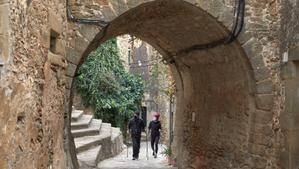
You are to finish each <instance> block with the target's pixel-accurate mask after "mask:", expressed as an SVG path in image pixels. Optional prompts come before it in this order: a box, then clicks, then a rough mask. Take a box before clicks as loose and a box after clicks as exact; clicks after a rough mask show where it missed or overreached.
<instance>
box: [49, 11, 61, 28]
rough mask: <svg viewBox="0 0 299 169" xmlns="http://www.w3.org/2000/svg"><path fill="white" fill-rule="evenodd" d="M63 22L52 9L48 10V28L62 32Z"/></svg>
mask: <svg viewBox="0 0 299 169" xmlns="http://www.w3.org/2000/svg"><path fill="white" fill-rule="evenodd" d="M62 23H63V22H62V21H61V18H60V17H59V16H58V15H56V14H55V13H54V12H53V11H51V10H50V11H49V25H50V28H51V29H53V30H54V31H55V32H57V33H58V34H62V33H63V24H62Z"/></svg>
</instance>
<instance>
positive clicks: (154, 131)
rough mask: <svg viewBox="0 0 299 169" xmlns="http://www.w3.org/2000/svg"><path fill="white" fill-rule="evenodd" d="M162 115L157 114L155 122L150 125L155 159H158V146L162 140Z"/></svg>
mask: <svg viewBox="0 0 299 169" xmlns="http://www.w3.org/2000/svg"><path fill="white" fill-rule="evenodd" d="M159 117H160V114H159V113H155V115H154V120H152V121H151V122H150V123H149V126H148V130H149V132H150V133H151V147H152V150H153V156H154V158H157V154H158V144H159V140H160V130H161V129H162V127H161V122H160V121H159Z"/></svg>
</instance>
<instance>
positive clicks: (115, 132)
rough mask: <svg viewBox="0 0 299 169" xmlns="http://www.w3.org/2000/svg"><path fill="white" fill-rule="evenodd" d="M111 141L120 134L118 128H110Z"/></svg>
mask: <svg viewBox="0 0 299 169" xmlns="http://www.w3.org/2000/svg"><path fill="white" fill-rule="evenodd" d="M111 130H112V131H111V132H112V134H111V140H114V139H116V138H117V137H118V136H120V135H121V134H122V133H121V131H120V128H116V127H111Z"/></svg>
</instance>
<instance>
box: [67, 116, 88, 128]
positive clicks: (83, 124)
mask: <svg viewBox="0 0 299 169" xmlns="http://www.w3.org/2000/svg"><path fill="white" fill-rule="evenodd" d="M91 120H92V115H83V116H82V117H81V118H80V119H79V120H78V121H76V122H72V123H71V129H72V130H78V129H84V128H88V127H89V124H90V123H91Z"/></svg>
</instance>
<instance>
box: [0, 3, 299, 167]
mask: <svg viewBox="0 0 299 169" xmlns="http://www.w3.org/2000/svg"><path fill="white" fill-rule="evenodd" d="M246 2H247V4H246V16H245V25H244V29H243V31H242V33H241V36H240V37H239V38H238V40H237V41H236V42H234V43H232V44H230V45H222V46H219V47H216V48H213V49H208V50H199V51H198V50H195V51H190V52H188V53H184V52H183V53H182V52H180V51H183V50H184V49H186V48H189V47H191V46H193V45H196V44H204V43H208V42H211V41H214V40H217V39H220V38H223V37H226V36H227V35H228V30H230V29H231V25H232V22H233V13H234V2H233V1H232V0H224V1H220V0H211V1H203V0H118V1H116V0H98V1H95V0H80V1H77V0H71V1H70V2H69V5H70V6H69V7H70V11H71V12H72V14H73V15H74V16H76V17H79V18H89V19H91V18H92V19H101V20H105V21H106V22H109V23H110V24H109V25H108V26H107V27H106V28H101V27H99V26H95V25H83V24H79V23H73V22H70V21H68V20H67V16H66V13H67V4H66V2H65V1H62V0H47V1H31V0H26V1H25V0H0V18H1V19H0V98H1V99H0V127H1V128H0V138H1V139H0V168H4V169H6V168H8V169H19V168H22V169H33V168H37V169H43V168H55V169H56V168H58V169H63V168H76V167H77V165H76V157H75V153H74V151H73V142H72V139H71V135H69V128H70V127H69V125H70V120H69V119H70V111H69V107H70V106H71V102H70V100H71V99H70V96H71V94H72V90H71V88H72V80H73V77H74V76H75V73H76V70H77V68H78V66H80V65H81V64H82V63H83V62H84V58H85V57H87V55H88V54H89V53H90V52H91V51H92V50H94V49H95V48H96V47H98V46H99V45H100V44H101V43H102V42H104V41H105V40H107V39H109V38H112V37H115V36H118V35H122V34H132V35H134V36H136V37H138V38H140V39H142V40H144V41H146V42H147V43H149V44H151V45H152V46H153V47H155V48H156V49H157V50H158V51H159V52H160V53H161V54H162V55H163V57H164V59H165V60H167V61H171V62H169V66H170V67H171V69H172V72H173V74H174V79H175V80H176V86H177V109H176V112H177V114H176V120H175V138H174V144H173V150H174V155H173V157H174V158H175V160H176V163H177V165H178V167H179V168H182V169H185V168H196V169H204V168H208V169H210V168H215V169H216V168H217V169H225V168H228V169H231V168H242V169H262V168H265V169H297V168H298V167H299V131H298V130H299V123H298V121H299V115H298V110H299V107H298V105H299V104H298V97H299V96H298V91H299V90H298V84H299V80H298V79H299V77H298V71H299V64H298V59H299V57H298V56H299V43H298V42H299V32H298V31H299V29H298V25H299V23H298V22H299V21H298V16H299V7H298V5H299V1H298V0H284V1H281V0H271V1H270V0H250V1H246Z"/></svg>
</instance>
